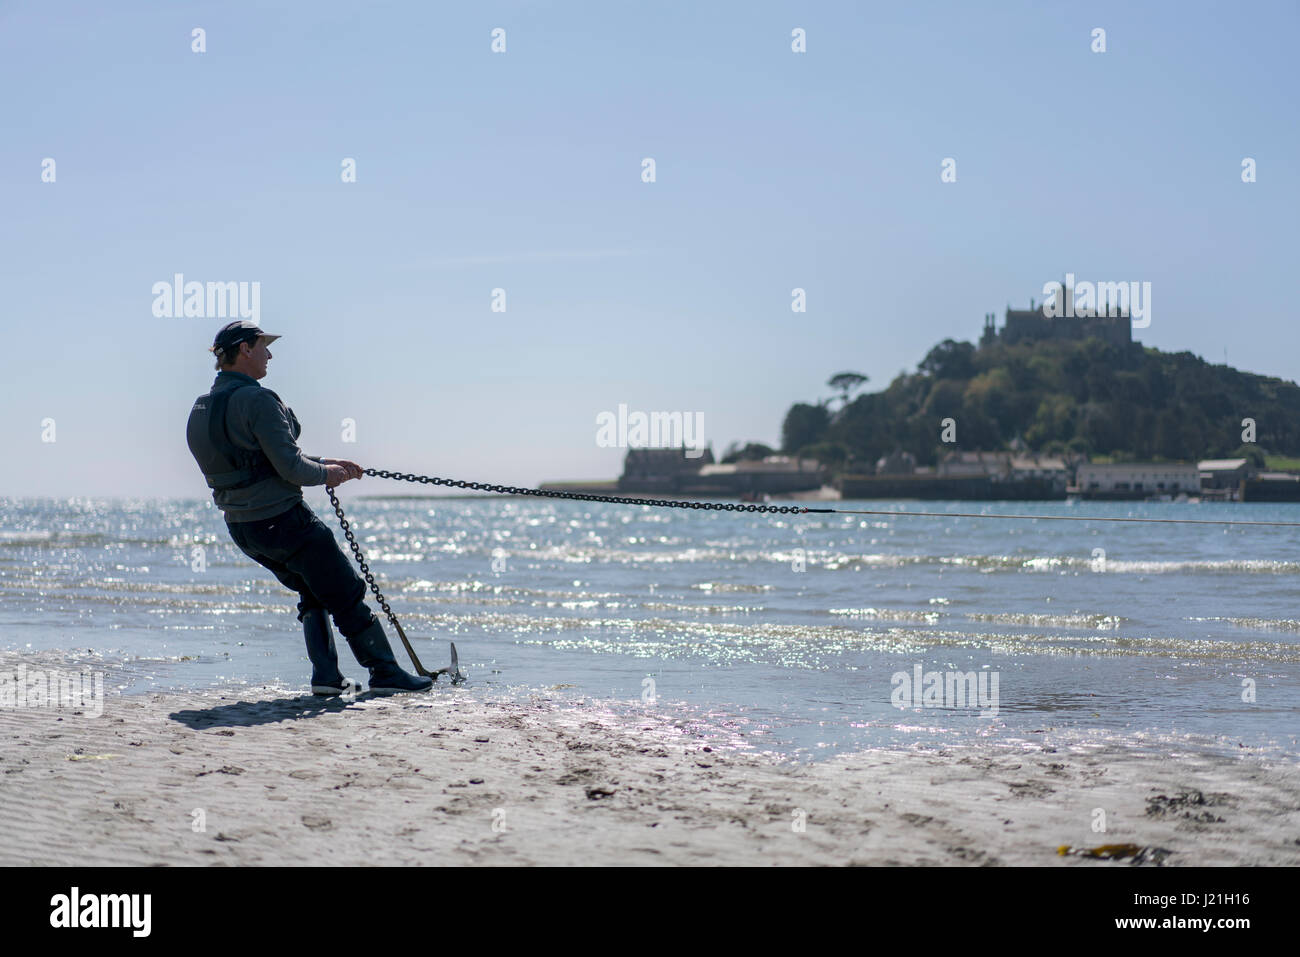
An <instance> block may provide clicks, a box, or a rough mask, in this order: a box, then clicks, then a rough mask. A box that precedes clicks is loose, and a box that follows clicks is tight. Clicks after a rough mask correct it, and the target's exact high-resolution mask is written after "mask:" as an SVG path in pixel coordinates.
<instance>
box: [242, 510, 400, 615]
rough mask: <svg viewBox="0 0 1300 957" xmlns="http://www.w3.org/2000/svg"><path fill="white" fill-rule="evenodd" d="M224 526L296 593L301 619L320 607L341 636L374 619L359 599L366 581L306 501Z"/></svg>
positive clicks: (251, 556)
mask: <svg viewBox="0 0 1300 957" xmlns="http://www.w3.org/2000/svg"><path fill="white" fill-rule="evenodd" d="M226 527H227V528H228V529H229V530H230V537H231V538H233V539H234V540H235V544H236V545H238V546H239V549H240V551H242V552H243V553H244V554H245V555H247V556H248V557H249V558H251V559H253V561H255V562H257V563H258V564H259V565H262V566H264V567H266V568H268V569H270V571H271V574H273V575H275V577H276V578H278V579H279V580H280V584H282V585H284V587H285V588H288V589H289V590H290V591H295V592H297V593H298V596H299V598H300V599H301V600H300V601H299V602H298V620H299V621H302V619H303V616H304V615H305V614H307V612H309V611H311V610H312V609H314V608H324V609H325V610H326V611H328V612H329V614H330V616H331V617H332V618H333V619H334V627H336V628H337V629H338V630H339V633H340V634H341V635H343V637H345V638H355V637H356V636H357V635H359V634H361V632H363V631H365V630H366V628H368V627H369V626H370V623H371V622H372V621H374V620H375V615H374V612H372V611H371V610H370V608H369V607H367V605H366V603H365V602H364V601H363V600H362V599H364V598H365V597H366V583H365V581H364V580H363V579H362V578H361V576H360V575H358V574H357V570H356V569H355V568H353V566H352V562H351V561H349V560H348V557H347V556H346V555H345V554H343V550H342V549H340V548H339V546H338V542H337V541H336V540H335V538H334V534H333V533H332V532H331V531H330V530H329V529H328V528H326V527H325V524H324V523H323V522H322V521H321V520H320V519H319V518H317V517H316V516H315V514H314V513H313V512H312V510H311V509H310V508H308V507H307V503H306V502H299V503H298V504H297V505H295V506H293V508H291V509H289V510H288V511H287V512H281V513H280V514H279V515H273V516H272V517H270V518H264V519H262V520H261V521H257V522H233V523H231V524H228V525H227V526H226Z"/></svg>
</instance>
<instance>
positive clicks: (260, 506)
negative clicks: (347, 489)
mask: <svg viewBox="0 0 1300 957" xmlns="http://www.w3.org/2000/svg"><path fill="white" fill-rule="evenodd" d="M244 385H252V386H256V388H253V389H244V388H241V389H240V390H239V391H238V392H236V393H235V394H234V395H233V396H231V397H230V403H229V405H228V406H227V407H226V433H227V434H228V435H229V436H230V441H231V442H233V443H234V444H235V445H236V446H237V447H239V448H241V449H258V448H260V449H261V450H262V451H263V452H264V453H265V454H266V457H267V458H268V459H270V460H271V464H272V465H273V466H275V470H276V472H278V473H279V474H278V475H275V476H272V477H271V478H268V479H264V480H263V481H261V482H257V483H255V484H253V485H250V486H248V487H247V488H237V489H228V490H226V491H214V492H213V493H212V501H213V502H214V503H215V504H216V506H217V507H218V508H219V509H221V511H222V512H223V513H225V519H226V522H227V523H234V522H256V521H258V520H260V519H263V518H271V517H272V516H274V515H279V514H280V513H281V512H285V511H288V510H289V509H290V508H292V507H293V506H294V505H296V504H298V502H300V501H302V486H310V485H324V484H325V476H326V471H327V470H326V468H325V466H324V465H322V464H321V463H320V462H318V461H316V459H315V457H313V456H309V455H305V454H303V452H302V450H301V449H299V448H298V435H299V433H300V432H301V431H302V428H301V426H300V425H299V424H298V419H297V417H296V416H295V415H294V414H293V410H292V409H289V408H288V407H287V406H282V405H281V404H280V401H279V400H278V399H277V398H276V397H275V396H274V395H273V394H272V393H271V391H270V390H269V389H263V388H262V387H261V385H259V384H258V381H257V380H256V379H254V378H253V377H252V376H246V375H244V374H243V373H242V372H231V371H229V370H225V369H223V370H222V371H221V372H218V373H217V378H216V380H215V381H214V382H213V383H212V389H213V391H214V392H217V391H221V390H223V389H232V388H235V387H236V386H244Z"/></svg>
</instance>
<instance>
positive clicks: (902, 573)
mask: <svg viewBox="0 0 1300 957" xmlns="http://www.w3.org/2000/svg"><path fill="white" fill-rule="evenodd" d="M348 491H349V490H348V488H347V487H346V486H344V487H343V488H342V489H341V490H340V494H341V497H342V500H343V505H344V507H345V508H346V510H347V515H348V518H349V520H350V522H351V523H352V527H353V529H354V532H355V533H356V536H357V541H358V543H359V544H360V545H361V547H362V549H363V550H364V553H365V556H366V559H367V560H368V562H369V565H370V568H371V569H372V571H373V572H374V574H375V576H376V580H377V582H378V583H379V585H380V587H381V589H382V590H383V592H384V594H385V595H386V597H387V598H388V600H389V602H390V604H391V606H392V609H393V611H394V612H395V613H396V614H397V616H398V617H399V619H400V620H401V622H402V624H403V626H404V628H405V630H406V632H407V635H408V636H409V637H410V638H411V639H412V642H413V644H414V646H415V648H416V651H417V653H418V654H419V655H420V657H421V658H422V660H423V662H424V664H425V665H426V666H427V667H430V668H433V667H439V666H442V665H444V664H446V663H447V640H448V639H450V640H453V641H455V642H456V646H457V648H458V650H459V654H460V662H461V667H462V670H463V671H464V672H465V674H466V675H467V677H468V678H469V682H468V683H467V684H466V685H464V686H462V687H460V688H457V689H454V690H453V689H443V690H439V691H436V692H435V693H452V694H480V695H489V696H494V695H495V696H535V695H545V696H547V697H550V698H559V699H564V700H569V701H572V702H573V703H574V705H575V706H576V705H579V704H583V705H587V706H590V705H592V704H594V703H600V704H602V705H605V706H609V707H613V708H615V709H617V710H620V711H625V712H627V713H629V714H635V712H636V711H637V709H644V708H651V709H655V710H656V711H657V712H661V713H663V712H666V713H668V714H670V715H673V716H674V717H677V718H680V720H681V721H682V723H683V726H700V727H704V726H709V727H712V728H714V729H722V730H723V731H724V732H725V733H726V734H729V735H730V736H731V737H732V739H733V740H735V741H737V742H741V743H742V746H748V747H755V748H762V749H764V750H770V751H775V752H779V753H782V754H785V755H789V756H793V757H797V758H815V757H819V756H823V755H826V754H830V753H834V752H837V751H845V750H853V749H858V748H863V747H917V746H922V747H942V746H945V745H949V744H964V743H974V742H978V741H990V740H997V741H1000V742H1006V741H1013V742H1014V741H1024V742H1026V743H1027V744H1032V743H1033V742H1034V741H1036V740H1041V739H1042V738H1041V736H1042V735H1046V734H1060V733H1062V732H1068V733H1069V734H1071V735H1072V736H1073V737H1075V738H1076V739H1078V740H1081V741H1088V740H1096V741H1097V742H1099V743H1100V742H1103V741H1105V742H1113V741H1122V742H1124V743H1126V744H1129V745H1131V746H1135V747H1150V748H1151V749H1152V751H1153V753H1167V752H1168V750H1169V748H1170V747H1188V748H1203V749H1209V750H1219V751H1234V752H1235V751H1236V750H1237V749H1240V748H1241V747H1242V746H1245V747H1248V748H1252V749H1264V750H1265V751H1267V752H1269V753H1272V754H1274V755H1277V756H1278V757H1280V758H1283V759H1287V760H1293V759H1296V758H1298V757H1300V746H1298V744H1300V742H1298V736H1300V587H1298V586H1300V550H1297V547H1296V545H1297V542H1298V541H1300V535H1297V532H1300V529H1296V528H1279V527H1252V526H1229V525H1220V524H1212V525H1177V524H1122V523H1108V522H1102V521H1086V522H1075V521H1050V520H1046V518H1045V517H1046V516H1053V515H1060V516H1067V515H1068V516H1076V517H1077V516H1084V517H1087V516H1093V517H1120V516H1124V517H1145V518H1161V519H1169V518H1194V519H1208V520H1211V521H1214V522H1216V523H1217V522H1218V521H1220V520H1223V521H1231V520H1238V521H1240V520H1250V521H1281V522H1300V505H1293V504H1279V505H1263V504H1261V505H1237V504H1226V503H1204V504H1176V503H1089V502H1085V503H1080V504H1069V503H1064V502H1059V503H1057V502H1053V503H988V502H980V503H973V502H924V503H919V502H909V503H882V502H857V503H853V502H841V503H830V504H832V505H833V506H835V507H840V508H863V509H874V510H880V511H885V512H888V513H889V514H884V515H843V514H830V515H826V514H804V515H788V514H787V515H773V514H757V513H736V512H725V511H723V512H719V511H704V510H695V509H667V508H652V507H649V506H627V505H610V504H602V503H588V502H577V501H565V500H554V499H532V498H504V497H493V498H476V499H436V498H394V499H366V498H360V497H355V496H348V495H347V494H346V493H347V492H348ZM307 501H308V504H310V505H311V506H312V507H313V508H314V509H315V511H316V512H317V514H318V515H320V516H321V518H322V520H323V521H325V522H326V524H327V525H329V526H330V527H331V528H333V529H334V531H335V534H336V537H337V538H338V540H339V542H340V544H341V545H343V547H344V550H345V553H347V554H348V557H349V560H351V553H350V551H347V546H346V543H345V542H344V541H343V537H342V533H341V530H340V529H339V527H338V524H337V521H336V519H335V517H334V515H333V511H332V509H331V508H330V507H329V503H328V501H327V500H326V498H325V496H324V494H323V492H321V491H320V490H308V497H307ZM921 511H924V512H940V513H954V512H982V513H990V512H998V513H1015V514H1021V515H1034V516H1043V517H1044V518H1041V519H1039V520H1024V519H1012V520H1007V519H997V518H984V517H978V518H968V517H956V516H952V515H950V514H945V515H943V516H941V517H924V516H918V515H909V514H907V513H909V512H921ZM368 597H369V603H370V605H371V607H372V608H373V609H374V610H375V611H376V612H377V613H379V614H380V615H381V618H382V612H381V611H380V609H379V605H378V603H377V602H375V601H374V599H373V595H370V596H368ZM296 601H297V598H296V596H295V595H293V594H291V593H290V592H288V591H287V590H285V589H284V588H283V587H282V586H281V585H280V584H279V583H278V582H277V581H276V580H275V579H274V578H273V577H272V576H271V574H270V573H269V572H268V571H266V570H265V569H263V568H262V567H261V566H259V565H257V564H255V563H254V562H252V561H251V560H250V559H248V558H247V557H246V556H244V555H243V554H242V553H241V552H240V551H239V550H238V548H237V547H236V546H235V545H234V543H233V542H232V541H231V540H230V537H229V535H228V534H227V532H226V530H225V526H224V522H223V521H222V518H221V516H220V514H219V513H218V512H217V510H216V509H214V508H213V507H212V505H211V503H210V502H208V501H206V500H159V499H139V500H100V499H89V498H74V499H66V500H64V499H60V500H50V499H0V649H5V650H10V651H19V652H23V651H36V652H48V651H58V652H64V653H68V654H71V655H79V656H82V657H85V656H86V655H90V656H92V657H93V658H94V659H97V660H99V661H101V662H102V663H103V664H104V666H105V667H106V668H109V667H110V666H111V673H112V674H113V675H114V676H115V677H114V681H115V684H116V687H117V688H118V689H119V690H120V691H122V692H124V693H128V694H134V693H141V692H146V691H155V690H183V689H184V690H191V689H207V688H216V687H221V688H228V687H234V688H237V689H242V693H244V694H253V695H255V694H256V693H257V692H258V689H259V688H260V687H261V686H264V685H268V684H270V685H276V686H279V687H282V688H286V689H289V690H301V691H303V692H304V693H305V692H306V690H307V688H306V685H307V681H308V677H309V674H310V667H309V665H308V662H307V660H306V655H305V651H304V647H303V639H302V630H301V625H300V624H299V623H298V621H297V620H296V617H295V615H296V609H295V604H296ZM388 632H389V635H390V638H391V640H392V643H393V646H394V649H395V651H396V653H397V655H398V657H399V660H401V661H402V663H403V664H404V665H405V664H407V661H406V656H405V653H404V651H403V650H402V648H401V646H400V644H399V642H398V640H397V637H396V634H395V633H394V632H393V629H392V628H391V627H388ZM338 641H339V651H340V659H341V662H342V664H343V671H344V673H345V674H348V675H351V676H353V677H358V678H363V677H364V675H363V674H362V669H360V668H359V667H358V666H357V665H356V663H355V661H354V659H353V658H352V657H351V655H350V653H349V651H348V649H347V646H346V644H345V643H344V642H343V640H342V638H341V636H340V638H339V639H338ZM440 684H441V682H440ZM963 688H967V689H969V690H970V694H969V695H963V694H961V691H962V690H963ZM980 688H982V689H983V694H982V695H979V694H976V691H977V690H978V689H980ZM990 690H992V691H994V692H995V694H994V695H992V698H993V699H994V700H990V695H989V692H990ZM954 691H956V692H957V694H956V695H955V696H954V693H953V692H954ZM1036 736H1039V737H1036Z"/></svg>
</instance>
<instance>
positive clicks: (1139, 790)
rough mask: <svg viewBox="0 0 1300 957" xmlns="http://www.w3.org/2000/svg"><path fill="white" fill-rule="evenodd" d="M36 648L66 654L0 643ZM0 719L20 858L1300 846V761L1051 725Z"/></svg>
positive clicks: (376, 715)
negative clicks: (807, 735) (818, 733)
mask: <svg viewBox="0 0 1300 957" xmlns="http://www.w3.org/2000/svg"><path fill="white" fill-rule="evenodd" d="M56 659H57V660H56ZM87 663H88V662H87ZM21 664H26V665H27V666H28V667H29V668H42V667H43V668H47V669H48V668H53V667H57V666H60V665H61V666H63V667H69V666H70V665H72V662H70V661H68V660H67V659H66V658H59V657H58V656H56V655H52V654H51V655H32V654H27V655H15V654H11V653H7V654H4V655H2V656H0V666H3V667H4V668H6V669H9V670H12V669H14V668H16V667H17V666H18V665H21ZM98 664H100V665H101V667H102V663H98ZM110 683H111V682H110ZM0 736H2V737H3V740H4V742H5V745H6V746H5V747H4V748H3V750H2V751H0V827H2V828H4V830H5V831H6V833H9V834H12V835H21V839H20V840H17V841H10V842H6V844H5V846H4V848H3V850H0V864H3V865H28V864H35V865H92V866H94V865H109V864H125V865H139V866H151V865H209V864H229V865H275V864H286V865H309V864H339V865H366V864H403V865H411V864H535V865H591V864H596V865H624V864H676V865H680V864H728V865H776V864H781V865H863V864H866V865H956V864H963V865H1029V866H1092V867H1097V866H1100V867H1116V866H1129V864H1128V863H1125V862H1123V861H1115V862H1111V861H1099V860H1093V859H1089V858H1086V857H1080V856H1076V855H1074V854H1070V855H1065V856H1062V855H1060V854H1059V853H1058V848H1059V847H1060V846H1061V845H1068V846H1071V847H1075V848H1090V847H1096V846H1098V845H1109V844H1134V845H1137V846H1138V847H1140V848H1142V849H1143V852H1142V857H1140V858H1139V862H1140V863H1143V864H1158V863H1163V864H1164V866H1179V865H1291V866H1294V865H1296V864H1300V807H1298V806H1297V802H1296V800H1295V795H1296V794H1297V793H1300V766H1297V765H1295V764H1292V763H1287V762H1281V761H1270V760H1267V759H1263V758H1261V757H1260V756H1259V755H1257V754H1255V753H1253V752H1252V751H1251V750H1250V749H1243V750H1242V755H1241V756H1240V757H1229V756H1225V755H1216V754H1210V753H1198V752H1192V751H1182V750H1178V749H1174V750H1173V751H1172V752H1171V753H1169V754H1166V755H1165V756H1163V757H1160V758H1155V757H1152V756H1151V755H1150V754H1147V753H1141V752H1138V751H1136V750H1134V749H1132V748H1122V747H1118V746H1095V745H1094V746H1085V745H1079V744H1077V743H1076V744H1070V743H1068V742H1066V741H1064V740H1057V739H1055V738H1053V737H1052V736H1050V735H1045V736H1044V740H1043V741H1041V742H1033V743H1030V742H1025V741H1023V740H1007V741H999V742H990V743H989V744H988V745H980V746H961V747H952V748H944V749H940V750H933V751H901V750H896V751H889V750H871V751H862V752H857V753H853V754H844V755H838V756H835V757H831V758H828V759H825V760H823V761H817V762H813V763H811V764H796V763H792V762H790V761H789V760H785V759H781V758H778V757H776V756H774V755H772V754H768V753H764V752H759V751H751V750H738V749H736V748H735V747H734V746H733V745H734V742H729V741H728V740H727V739H726V738H725V737H719V736H718V735H717V734H716V732H712V733H710V729H706V728H703V727H698V726H692V725H691V724H690V723H689V722H685V721H682V720H680V719H677V718H675V717H674V716H673V715H671V714H665V713H658V712H653V711H647V712H646V713H645V714H644V715H642V714H635V715H627V714H616V713H613V712H611V711H609V710H608V709H604V708H601V707H597V706H593V705H575V704H573V703H572V702H566V701H559V700H556V699H551V698H548V697H545V696H543V695H534V696H532V697H529V698H517V699H510V700H500V699H498V700H491V699H488V698H486V697H483V696H481V695H475V694H472V693H466V692H465V691H464V690H462V689H449V688H439V689H436V690H435V692H433V693H431V694H428V695H419V696H417V695H399V696H394V697H389V698H384V697H372V696H369V695H363V696H360V697H359V698H357V699H356V700H355V701H352V702H344V701H340V700H339V699H318V698H311V697H299V696H296V695H294V694H292V693H289V692H286V691H284V690H282V689H275V688H256V687H245V688H239V689H234V690H226V691H211V692H202V693H157V692H155V693H148V694H135V695H121V694H114V693H109V694H108V696H107V697H106V699H105V708H104V713H103V715H102V716H100V717H91V716H89V715H85V714H77V713H74V712H73V711H71V710H70V709H66V708H65V709H50V708H35V709H13V708H3V709H0ZM1101 815H1104V818H1105V828H1106V829H1105V831H1104V832H1102V831H1097V830H1095V827H1096V826H1097V823H1098V821H1099V816H1101ZM801 822H802V824H803V829H802V830H800V829H799V825H800V823H801ZM200 825H201V829H200Z"/></svg>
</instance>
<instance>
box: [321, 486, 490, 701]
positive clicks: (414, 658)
mask: <svg viewBox="0 0 1300 957" xmlns="http://www.w3.org/2000/svg"><path fill="white" fill-rule="evenodd" d="M325 491H326V492H328V493H329V497H330V502H331V504H333V506H334V514H335V515H337V516H338V519H339V524H340V525H342V526H343V535H344V537H345V538H347V540H348V545H350V546H351V547H352V555H353V557H354V558H356V560H357V564H358V565H360V566H361V574H362V575H364V576H365V578H366V583H367V584H369V585H370V590H371V591H373V592H374V593H375V598H377V599H378V600H379V607H381V608H382V609H384V614H385V615H387V616H388V623H389V624H390V625H392V626H393V628H394V629H396V631H397V637H398V638H401V639H402V646H403V647H404V648H406V653H407V654H408V655H410V656H411V663H412V664H413V665H415V673H416V674H418V675H419V676H420V677H422V678H429V679H430V680H432V681H437V680H438V676H439V675H446V676H447V677H448V678H450V679H451V683H452V685H453V686H454V685H459V684H464V683H465V680H466V679H465V676H464V675H463V674H461V671H460V658H459V657H458V656H457V654H456V643H455V642H454V641H449V642H447V644H449V645H451V664H449V665H448V666H447V667H446V668H439V669H438V670H437V671H430V670H428V669H427V668H425V667H424V664H423V663H422V662H421V661H420V658H419V656H418V655H417V654H416V653H415V649H414V648H412V647H411V643H410V641H408V640H407V638H406V631H405V629H403V628H402V623H401V622H400V621H398V620H397V616H396V615H395V614H393V609H391V608H389V607H388V599H386V598H385V597H384V593H383V592H382V591H380V590H379V584H378V583H377V582H376V581H375V576H374V575H372V574H371V573H370V566H369V565H367V564H366V557H365V556H364V555H362V554H361V546H360V545H358V544H357V539H356V536H355V535H353V534H352V527H351V526H350V525H349V524H348V520H347V519H346V518H344V517H343V506H342V505H341V504H339V499H338V496H337V495H335V494H334V489H333V488H328V487H327V488H326V489H325Z"/></svg>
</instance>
